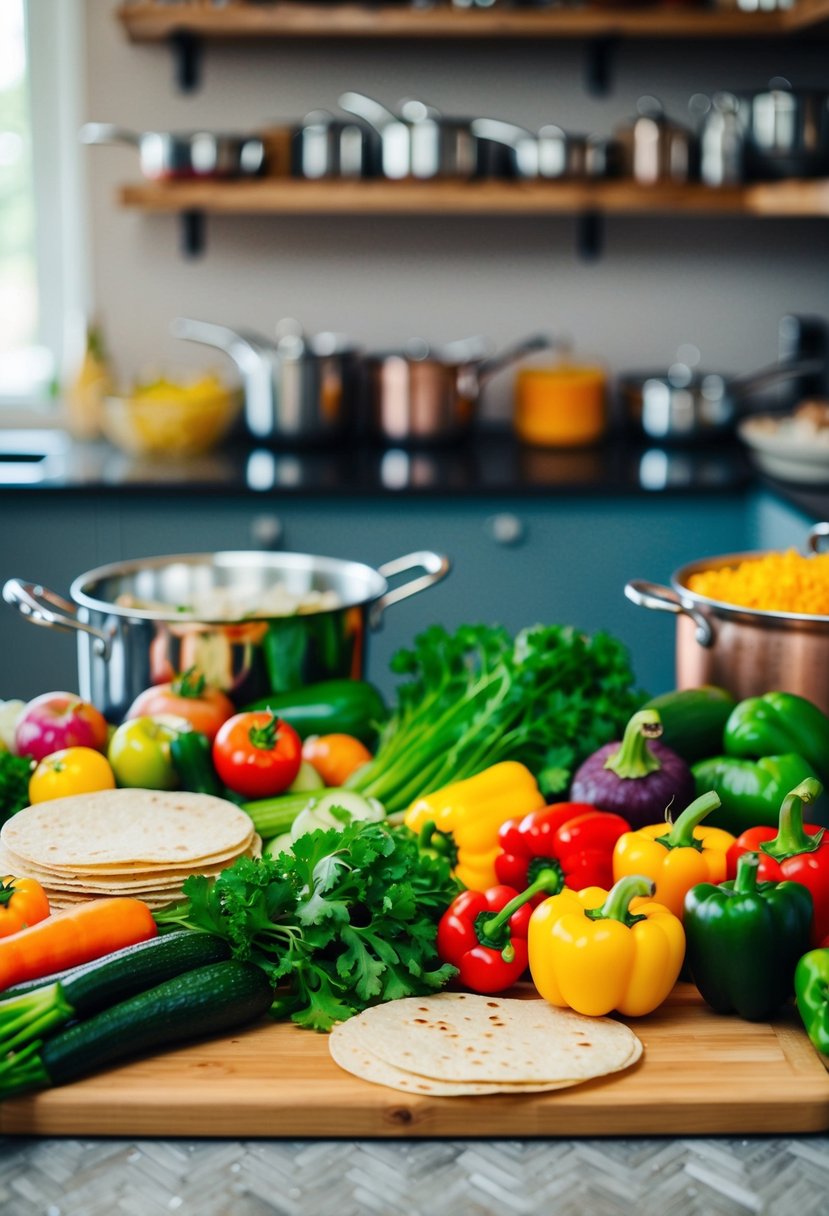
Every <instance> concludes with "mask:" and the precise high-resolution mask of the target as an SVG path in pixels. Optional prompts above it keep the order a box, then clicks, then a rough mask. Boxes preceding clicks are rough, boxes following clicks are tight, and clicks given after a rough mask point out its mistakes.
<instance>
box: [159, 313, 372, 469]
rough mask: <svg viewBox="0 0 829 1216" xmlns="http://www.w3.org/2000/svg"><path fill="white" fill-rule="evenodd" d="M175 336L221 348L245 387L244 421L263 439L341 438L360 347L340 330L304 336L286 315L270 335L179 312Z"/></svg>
mask: <svg viewBox="0 0 829 1216" xmlns="http://www.w3.org/2000/svg"><path fill="white" fill-rule="evenodd" d="M170 331H171V333H173V334H174V335H175V337H177V338H184V339H186V340H187V341H189V342H202V343H204V344H205V345H206V346H215V347H218V349H219V350H223V351H224V352H225V353H226V354H228V355H229V356H230V358H231V359H232V360H233V361H234V363H235V364H236V366H237V368H238V369H239V373H240V375H241V377H242V384H243V387H244V394H245V402H244V419H245V425H246V427H247V429H248V431H249V432H250V434H251V435H253V437H254V438H255V439H258V440H260V441H261V442H263V443H273V444H277V445H278V444H297V445H305V444H308V445H319V444H325V443H331V442H335V441H336V440H338V439H341V438H342V437H343V435H344V434H345V433H346V431H347V429H348V428H349V426H350V425H351V423H352V420H353V418H354V416H355V410H356V393H357V386H358V380H357V375H358V367H359V354H358V350H357V347H356V346H355V345H354V344H353V343H352V342H351V341H350V340H349V339H348V338H345V337H343V336H342V335H339V334H332V333H321V334H315V335H313V336H310V337H306V336H304V335H303V333H302V327H301V326H300V325H299V324H298V323H297V322H295V321H293V320H292V319H290V318H286V319H285V320H284V321H282V322H280V323H279V325H278V326H277V336H276V338H274V339H270V338H266V337H263V336H262V335H260V334H255V333H251V332H250V331H246V330H245V331H238V330H235V329H230V328H229V327H228V326H226V325H214V324H213V323H212V322H210V321H196V320H191V319H190V318H188V317H177V318H176V319H175V320H174V321H173V322H172V323H171V325H170Z"/></svg>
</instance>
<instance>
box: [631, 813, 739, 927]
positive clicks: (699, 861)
mask: <svg viewBox="0 0 829 1216" xmlns="http://www.w3.org/2000/svg"><path fill="white" fill-rule="evenodd" d="M719 805H720V799H719V795H718V794H716V793H715V792H714V791H713V790H712V791H710V792H709V793H707V794H702V795H700V797H699V798H696V799H695V800H694V801H693V802H692V803H691V804H690V806H687V807H686V808H685V810H684V811H683V812H682V814H681V815H680V816H679V818H678V819H677V821H676V823H673V824H672V823H671V822H670V821H668V823H667V824H665V823H652V824H649V825H648V826H647V827H644V828H639V829H638V831H635V832H625V833H624V834H623V835H622V836H620V837H619V839H618V840H617V841H616V844H615V846H614V849H613V881H614V882H616V881H617V879H619V878H624V876H625V875H626V874H644V875H645V876H646V877H647V878H652V879H653V881H654V882H655V883H656V894H655V896H654V898H655V899H656V900H657V901H658V902H659V903H661V904H664V905H665V907H666V908H670V910H671V911H672V912H673V913H674V915H675V916H678V917H680V919H681V918H682V912H683V905H684V903H685V895H686V893H687V892H688V891H690V889H691V887H695V886H696V885H697V883H700V882H711V883H720V882H723V881H724V880H725V879H726V877H727V874H726V854H727V853H728V850H729V849H730V848H731V846H732V844H733V843H734V837H733V836H732V835H731V833H730V832H726V831H724V830H723V829H722V828H706V827H700V826H699V824H700V821H701V820H702V819H704V818H705V816H706V815H708V814H710V813H711V811H713V810H715V809H716V807H718V806H719Z"/></svg>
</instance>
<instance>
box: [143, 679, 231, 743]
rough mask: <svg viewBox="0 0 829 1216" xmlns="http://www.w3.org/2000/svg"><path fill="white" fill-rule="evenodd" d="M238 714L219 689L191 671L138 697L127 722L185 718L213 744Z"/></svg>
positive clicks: (157, 685) (155, 685) (145, 691)
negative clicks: (170, 716)
mask: <svg viewBox="0 0 829 1216" xmlns="http://www.w3.org/2000/svg"><path fill="white" fill-rule="evenodd" d="M235 713H236V706H235V705H234V704H233V702H232V701H231V699H230V697H228V696H225V694H224V693H223V692H221V691H220V690H219V689H218V688H210V687H208V685H207V684H205V682H204V676H201V675H199V674H198V672H197V671H196V670H195V668H193V667H191V668H190V669H189V670H188V671H185V672H184V674H183V675H180V676H178V677H177V678H176V679H175V680H171V681H170V682H169V683H167V684H154V685H153V687H152V688H145V690H144V691H143V692H141V693H139V694H138V696H137V697H136V698H135V700H134V701H133V703H132V705H131V706H130V707H129V709H128V710H127V714H126V716H127V717H128V718H157V717H159V715H166V714H170V715H172V716H173V717H174V718H185V719H186V721H188V722H189V723H190V725H191V726H192V727H193V730H198V731H201V733H202V734H203V735H207V737H208V739H210V740H211V741H212V740H213V739H215V738H216V734H217V732H218V729H219V727H220V726H221V725H222V723H223V722H226V721H227V720H228V718H230V717H232V716H233V714H235Z"/></svg>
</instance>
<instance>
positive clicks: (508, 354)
mask: <svg viewBox="0 0 829 1216" xmlns="http://www.w3.org/2000/svg"><path fill="white" fill-rule="evenodd" d="M553 344H554V343H553V339H552V337H550V336H549V335H547V334H534V335H532V336H531V337H528V338H524V339H523V340H522V341H521V342H517V343H515V345H514V346H510V347H508V348H507V349H506V350H504V351H502V352H501V353H500V354H498V355H495V356H494V357H492V358H485V357H484V356H483V354H482V353H481V351H482V342H481V340H480V339H466V340H464V341H461V342H456V343H450V344H449V345H447V346H444V347H443V348H441V349H439V350H433V349H432V348H430V347H429V346H428V345H426V344H425V343H423V344H422V345H421V347H420V348H419V349H417V347H416V346H415V344H411V345H410V346H409V347H408V348H407V349H405V350H402V351H392V352H387V353H385V354H374V355H368V356H366V357H365V358H364V360H363V370H364V377H363V381H364V386H363V406H364V416H366V417H367V419H368V426H369V429H370V430H371V431H372V432H373V433H374V434H375V435H376V436H379V437H380V438H382V439H384V440H386V441H389V442H393V443H401V444H407V443H414V444H417V443H436V442H437V443H441V442H447V441H452V440H458V439H461V438H463V437H464V436H465V435H466V434H468V432H469V431H470V429H471V427H472V423H473V421H474V418H475V412H476V407H477V404H478V400H479V397H480V394H481V389H482V388H483V386H484V384H485V383H486V381H487V380H489V379H491V378H492V377H493V376H494V375H495V374H496V373H497V372H500V371H502V370H503V369H504V368H505V367H508V366H509V365H510V364H512V363H517V362H518V360H519V359H521V358H523V357H524V355H528V354H531V353H532V352H533V351H538V350H549V349H550V348H551V347H552V346H553Z"/></svg>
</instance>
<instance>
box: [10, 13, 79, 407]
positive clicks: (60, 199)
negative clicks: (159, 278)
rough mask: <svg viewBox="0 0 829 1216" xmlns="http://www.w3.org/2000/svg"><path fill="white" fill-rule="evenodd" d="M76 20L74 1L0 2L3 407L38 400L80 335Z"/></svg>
mask: <svg viewBox="0 0 829 1216" xmlns="http://www.w3.org/2000/svg"><path fill="white" fill-rule="evenodd" d="M81 14H82V9H81V4H80V3H79V0H60V3H58V4H56V3H54V0H2V3H0V404H3V405H9V404H18V405H19V404H29V405H34V404H38V403H43V402H44V401H47V400H48V399H49V397H50V396H52V395H54V386H55V385H56V384H57V383H58V382H59V381H60V379H61V375H62V369H63V367H64V365H65V361H66V359H67V356H68V355H71V354H72V353H73V352H72V348H73V346H74V347H76V346H77V343H78V342H79V341H82V337H83V317H84V314H85V312H86V308H85V305H86V293H85V285H86V282H87V277H88V276H87V274H86V251H85V245H84V241H83V224H82V222H81V216H82V207H81V193H80V172H79V169H80V158H79V156H78V136H77V131H78V127H79V125H80V123H79V97H80V79H81V64H82V54H81V47H82V26H81ZM79 335H80V337H79Z"/></svg>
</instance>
